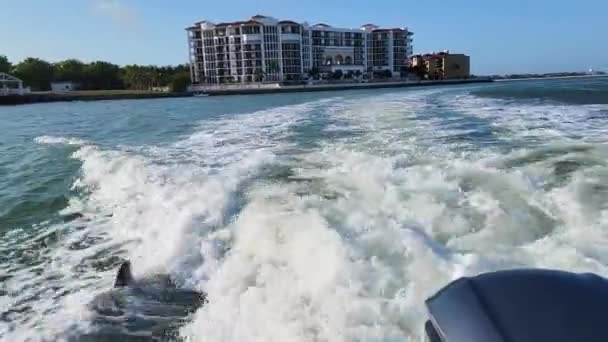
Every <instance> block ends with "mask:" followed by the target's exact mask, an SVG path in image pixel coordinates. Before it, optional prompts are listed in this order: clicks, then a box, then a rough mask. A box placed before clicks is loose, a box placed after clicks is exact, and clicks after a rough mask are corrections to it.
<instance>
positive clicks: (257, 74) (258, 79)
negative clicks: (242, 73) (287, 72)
mask: <svg viewBox="0 0 608 342" xmlns="http://www.w3.org/2000/svg"><path fill="white" fill-rule="evenodd" d="M254 75H255V80H256V82H262V81H263V80H264V77H265V76H266V73H265V72H264V70H263V69H262V68H257V69H255V72H254Z"/></svg>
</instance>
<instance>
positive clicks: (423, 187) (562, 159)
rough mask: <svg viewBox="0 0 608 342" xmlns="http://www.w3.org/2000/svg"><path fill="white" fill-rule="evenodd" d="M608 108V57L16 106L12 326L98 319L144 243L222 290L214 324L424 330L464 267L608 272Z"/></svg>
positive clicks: (1, 307) (205, 315) (250, 331)
mask: <svg viewBox="0 0 608 342" xmlns="http://www.w3.org/2000/svg"><path fill="white" fill-rule="evenodd" d="M607 124H608V78H594V79H577V80H559V81H557V80H554V81H534V82H504V83H497V84H491V85H475V86H454V87H438V88H425V89H407V90H373V91H351V92H327V93H315V94H289V95H264V96H235V97H208V98H190V99H159V100H134V101H101V102H90V103H79V102H74V103H54V104H38V105H28V106H19V107H2V108H0V130H1V131H2V134H1V135H0V280H1V282H0V314H1V316H0V338H2V339H6V340H10V341H19V340H28V339H29V340H45V339H46V340H61V339H76V340H77V339H78V338H79V336H83V334H85V333H87V332H91V331H95V330H96V329H100V328H99V327H97V326H95V324H93V322H94V321H95V319H94V317H93V315H94V313H92V312H91V310H90V309H89V306H88V303H90V302H91V300H92V299H93V298H94V297H95V296H96V295H99V294H101V293H103V292H104V291H107V290H108V289H110V288H111V287H112V283H113V280H114V279H113V278H114V273H115V271H116V268H117V267H118V265H119V264H120V263H121V261H122V260H124V259H130V260H132V262H133V265H134V267H135V270H136V272H137V273H138V274H139V275H145V274H151V273H154V272H163V273H169V274H171V275H172V276H173V277H174V278H175V279H176V281H177V282H178V283H179V284H180V286H182V287H184V288H191V289H196V290H199V291H204V292H207V293H208V296H209V297H208V298H209V301H210V302H209V304H208V305H206V306H205V307H203V308H201V309H199V310H198V311H197V312H196V313H194V314H193V315H192V316H191V317H190V318H189V319H188V320H187V321H186V322H182V323H181V324H180V325H179V327H178V328H177V329H178V331H177V334H179V335H181V336H182V337H191V338H192V339H193V340H205V341H226V340H228V341H231V340H235V341H236V340H248V341H274V340H277V341H279V340H280V341H285V340H290V341H317V340H319V341H353V340H361V341H393V340H412V341H418V340H419V339H420V336H421V333H422V323H423V321H424V315H425V311H424V306H423V300H424V299H425V298H426V297H428V296H429V295H431V294H432V293H433V292H434V291H436V290H437V289H439V288H440V287H442V286H443V285H445V284H446V283H447V282H448V281H450V280H452V279H455V278H457V277H459V276H462V275H469V274H476V273H479V272H483V271H488V270H495V269H502V268H510V267H520V266H535V267H552V268H559V269H566V270H573V271H591V272H596V273H599V274H602V275H608V269H607V265H608V253H607V252H606V250H608V249H607V247H608V240H607V238H608V235H607V233H606V232H607V230H606V228H608V227H607V225H608V212H606V208H608V206H607V204H608V187H606V184H607V183H608V182H607V180H608V168H607V165H606V160H607V158H606V157H607V156H608V149H607V148H606V144H605V143H606V141H607V139H608V135H607V133H608V132H607V130H608V128H607V127H608V125H607ZM133 334H135V335H143V336H150V335H156V334H157V329H155V327H142V328H141V329H140V330H139V331H135V332H134V331H125V332H124V335H125V336H127V335H133Z"/></svg>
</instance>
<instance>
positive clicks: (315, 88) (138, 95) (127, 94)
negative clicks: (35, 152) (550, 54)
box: [0, 78, 492, 105]
mask: <svg viewBox="0 0 608 342" xmlns="http://www.w3.org/2000/svg"><path fill="white" fill-rule="evenodd" d="M483 82H492V80H491V79H489V78H474V79H466V80H444V81H421V82H412V81H409V82H406V81H393V82H374V83H340V84H321V85H297V86H277V87H272V88H264V87H260V88H250V87H247V88H246V87H242V88H239V87H231V88H208V89H205V90H203V91H201V92H200V93H202V94H204V95H209V96H221V95H255V94H281V93H299V92H319V91H337V90H357V89H360V90H363V89H380V88H404V87H422V86H441V85H454V84H467V83H483ZM197 93H198V92H197ZM194 95H195V93H192V92H149V91H128V90H106V91H104V90H99V91H74V92H69V93H63V94H54V93H50V92H45V93H32V94H26V95H23V96H19V95H11V96H0V105H18V104H28V103H40V102H58V101H100V100H128V99H153V98H172V97H190V96H194Z"/></svg>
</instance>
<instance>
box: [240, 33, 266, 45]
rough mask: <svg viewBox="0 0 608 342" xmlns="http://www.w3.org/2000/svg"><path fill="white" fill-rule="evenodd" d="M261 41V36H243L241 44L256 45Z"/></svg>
mask: <svg viewBox="0 0 608 342" xmlns="http://www.w3.org/2000/svg"><path fill="white" fill-rule="evenodd" d="M261 40H262V35H261V34H244V35H243V43H245V44H248V43H258V42H260V41H261Z"/></svg>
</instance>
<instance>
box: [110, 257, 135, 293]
mask: <svg viewBox="0 0 608 342" xmlns="http://www.w3.org/2000/svg"><path fill="white" fill-rule="evenodd" d="M132 283H133V273H132V272H131V262H130V261H125V262H123V263H122V265H120V269H119V270H118V274H116V280H115V281H114V287H125V286H129V285H131V284H132Z"/></svg>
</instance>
